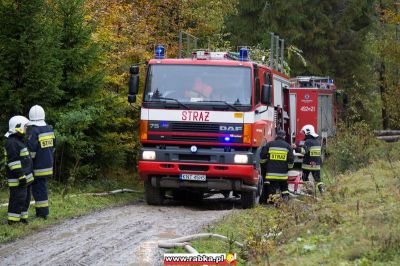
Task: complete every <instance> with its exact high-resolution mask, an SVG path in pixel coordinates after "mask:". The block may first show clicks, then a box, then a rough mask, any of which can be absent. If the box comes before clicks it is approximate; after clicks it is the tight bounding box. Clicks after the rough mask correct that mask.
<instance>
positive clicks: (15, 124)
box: [5, 115, 33, 224]
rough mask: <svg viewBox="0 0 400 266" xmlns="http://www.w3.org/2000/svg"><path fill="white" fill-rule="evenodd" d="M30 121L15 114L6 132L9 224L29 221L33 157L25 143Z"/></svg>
mask: <svg viewBox="0 0 400 266" xmlns="http://www.w3.org/2000/svg"><path fill="white" fill-rule="evenodd" d="M28 122H29V120H28V119H27V118H26V117H24V116H19V115H18V116H13V117H12V118H11V119H10V121H9V123H8V125H9V129H8V132H7V133H6V134H5V137H6V138H7V140H6V143H5V155H6V162H7V167H6V168H7V179H8V180H7V181H8V186H9V188H10V198H9V203H8V217H7V220H8V224H14V223H18V222H22V223H24V224H27V223H28V208H29V203H30V200H31V194H30V184H31V183H32V181H33V174H32V158H31V156H30V154H29V151H28V148H27V146H26V143H25V130H26V125H27V124H28Z"/></svg>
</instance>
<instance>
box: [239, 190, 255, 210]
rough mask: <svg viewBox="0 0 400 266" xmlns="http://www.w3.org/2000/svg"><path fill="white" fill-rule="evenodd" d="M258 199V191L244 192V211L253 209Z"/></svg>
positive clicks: (242, 194)
mask: <svg viewBox="0 0 400 266" xmlns="http://www.w3.org/2000/svg"><path fill="white" fill-rule="evenodd" d="M256 198H257V192H256V191H242V193H241V196H240V201H241V202H242V207H243V209H250V208H253V207H254V206H255V205H256Z"/></svg>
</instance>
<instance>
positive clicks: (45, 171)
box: [33, 167, 53, 176]
mask: <svg viewBox="0 0 400 266" xmlns="http://www.w3.org/2000/svg"><path fill="white" fill-rule="evenodd" d="M33 174H34V176H45V175H52V174H53V168H52V167H51V168H44V169H34V170H33Z"/></svg>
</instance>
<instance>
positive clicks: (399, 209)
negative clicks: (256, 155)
mask: <svg viewBox="0 0 400 266" xmlns="http://www.w3.org/2000/svg"><path fill="white" fill-rule="evenodd" d="M399 172H400V162H399V161H397V162H391V163H390V162H384V161H378V162H375V163H373V164H371V165H370V166H369V167H367V168H363V169H361V170H359V171H357V172H355V173H347V174H343V175H340V176H337V177H334V178H331V179H329V180H325V181H328V183H331V184H330V185H329V186H328V187H327V192H326V194H325V196H324V198H323V199H322V200H320V201H316V200H314V199H313V198H309V197H306V198H298V199H293V200H291V202H290V204H288V205H282V206H281V207H280V208H274V207H271V206H267V207H265V206H261V207H258V208H255V209H252V210H245V211H243V212H240V213H233V214H232V215H229V216H227V217H226V218H224V220H223V221H222V222H220V223H218V224H217V225H215V226H213V227H212V228H210V229H209V231H210V232H213V233H221V234H225V235H229V236H231V237H232V238H233V239H235V240H238V241H241V242H244V243H246V248H245V249H243V250H239V249H237V248H235V247H233V246H229V245H227V244H225V243H220V242H218V241H210V240H205V241H196V242H195V243H193V246H194V247H195V248H196V249H197V250H198V251H199V252H228V251H230V250H231V251H233V252H237V253H238V255H239V263H240V264H241V265H242V264H248V265H268V264H270V265H400V205H399V201H400V174H399Z"/></svg>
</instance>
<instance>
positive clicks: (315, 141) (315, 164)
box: [296, 125, 324, 193]
mask: <svg viewBox="0 0 400 266" xmlns="http://www.w3.org/2000/svg"><path fill="white" fill-rule="evenodd" d="M301 132H302V133H303V134H304V135H305V142H304V146H303V147H298V148H296V151H297V152H300V153H302V154H304V158H303V164H302V166H301V168H302V169H303V181H308V176H309V174H310V173H311V174H312V176H313V178H314V180H315V182H316V183H317V187H318V189H319V191H320V192H321V193H323V192H324V184H323V183H322V182H321V174H320V170H321V163H322V161H321V140H320V139H319V136H318V134H317V133H316V132H315V129H314V126H313V125H305V126H303V128H302V129H301Z"/></svg>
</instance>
